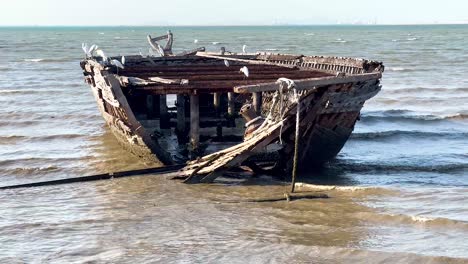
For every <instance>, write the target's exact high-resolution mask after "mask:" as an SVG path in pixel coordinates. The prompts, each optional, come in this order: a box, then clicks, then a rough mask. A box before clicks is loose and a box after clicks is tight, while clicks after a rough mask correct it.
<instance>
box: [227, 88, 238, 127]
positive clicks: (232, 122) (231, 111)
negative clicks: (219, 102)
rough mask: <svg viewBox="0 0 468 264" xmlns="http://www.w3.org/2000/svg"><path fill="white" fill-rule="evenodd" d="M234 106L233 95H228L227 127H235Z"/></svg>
mask: <svg viewBox="0 0 468 264" xmlns="http://www.w3.org/2000/svg"><path fill="white" fill-rule="evenodd" d="M234 111H235V104H234V93H232V92H230V93H228V120H229V122H228V126H230V127H235V126H236V121H235V118H234Z"/></svg>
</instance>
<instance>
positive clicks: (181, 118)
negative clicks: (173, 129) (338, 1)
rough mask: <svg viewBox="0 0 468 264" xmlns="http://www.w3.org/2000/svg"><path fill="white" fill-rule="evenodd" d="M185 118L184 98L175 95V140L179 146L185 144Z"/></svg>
mask: <svg viewBox="0 0 468 264" xmlns="http://www.w3.org/2000/svg"><path fill="white" fill-rule="evenodd" d="M186 122H187V121H186V118H185V96H184V95H182V94H178V95H177V139H178V141H179V144H185V143H187V141H186V136H187V134H186V131H187V127H186Z"/></svg>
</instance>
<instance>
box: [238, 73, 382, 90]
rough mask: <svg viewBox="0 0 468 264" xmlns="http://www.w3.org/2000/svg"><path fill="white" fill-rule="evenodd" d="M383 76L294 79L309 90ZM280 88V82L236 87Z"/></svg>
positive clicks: (242, 88)
mask: <svg viewBox="0 0 468 264" xmlns="http://www.w3.org/2000/svg"><path fill="white" fill-rule="evenodd" d="M380 78H382V73H380V72H377V73H364V74H359V75H352V76H344V77H321V78H310V79H303V80H294V82H295V83H296V89H298V90H309V89H313V88H314V87H317V86H325V85H332V84H340V83H349V82H363V81H368V80H375V79H380ZM276 90H278V84H277V83H276V82H270V83H262V84H254V85H244V86H237V87H234V92H236V93H254V92H267V91H276Z"/></svg>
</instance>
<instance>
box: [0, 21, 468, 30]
mask: <svg viewBox="0 0 468 264" xmlns="http://www.w3.org/2000/svg"><path fill="white" fill-rule="evenodd" d="M437 25H440V26H449V25H468V21H463V22H448V23H401V24H400V23H388V24H387V23H382V24H364V23H363V24H359V23H356V24H355V23H340V24H337V23H335V24H288V23H284V24H226V25H222V24H214V25H209V24H187V25H184V24H180V25H171V24H165V25H164V24H154V25H151V24H148V25H144V24H143V25H142V24H139V25H137V24H133V25H132V24H128V25H79V24H74V25H60V24H57V25H54V24H46V25H27V24H25V25H0V27H4V28H5V27H282V26H283V27H284V26H437Z"/></svg>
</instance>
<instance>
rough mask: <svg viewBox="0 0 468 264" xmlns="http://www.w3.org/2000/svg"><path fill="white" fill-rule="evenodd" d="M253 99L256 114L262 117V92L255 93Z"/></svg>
mask: <svg viewBox="0 0 468 264" xmlns="http://www.w3.org/2000/svg"><path fill="white" fill-rule="evenodd" d="M252 99H253V106H254V109H255V113H256V114H257V115H261V113H262V93H261V92H255V93H253V94H252Z"/></svg>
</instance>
